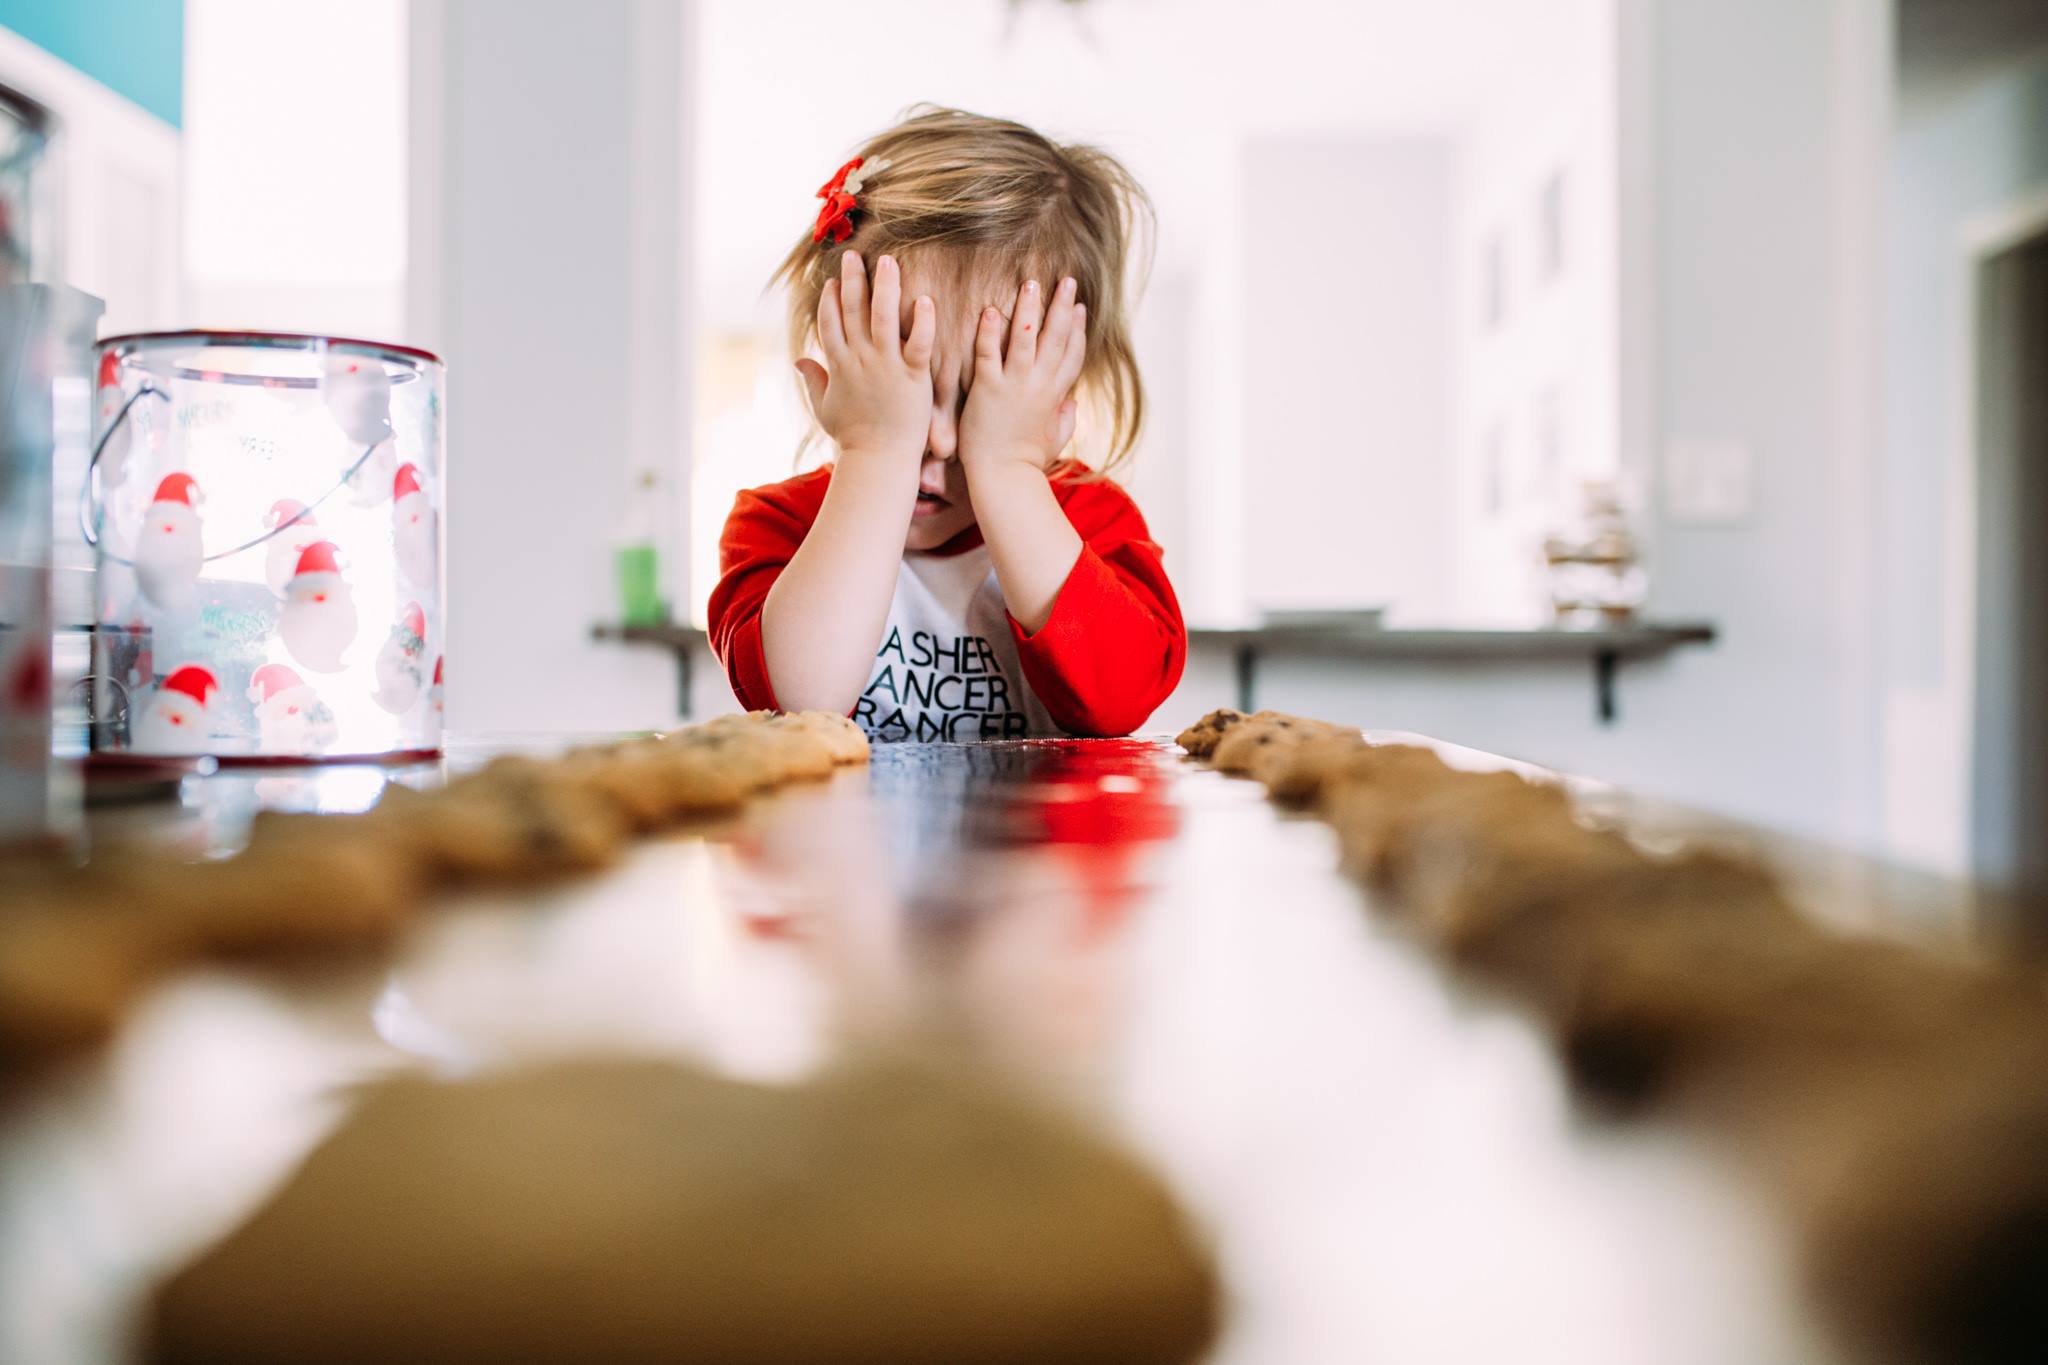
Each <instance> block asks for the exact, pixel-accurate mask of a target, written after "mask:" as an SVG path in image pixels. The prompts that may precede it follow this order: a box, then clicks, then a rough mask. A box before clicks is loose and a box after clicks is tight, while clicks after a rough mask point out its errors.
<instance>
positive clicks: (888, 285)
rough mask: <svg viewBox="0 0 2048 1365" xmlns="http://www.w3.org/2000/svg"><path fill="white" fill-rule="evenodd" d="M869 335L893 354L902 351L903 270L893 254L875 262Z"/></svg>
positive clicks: (878, 347) (889, 353)
mask: <svg viewBox="0 0 2048 1365" xmlns="http://www.w3.org/2000/svg"><path fill="white" fill-rule="evenodd" d="M868 338H869V339H870V340H871V341H873V342H874V345H875V349H876V350H878V351H880V352H881V353H882V354H883V355H885V356H890V357H894V356H897V355H900V354H902V350H903V272H902V271H901V270H899V269H898V268H897V266H896V258H895V257H894V256H883V257H881V258H879V259H878V260H876V262H875V287H874V298H873V301H872V302H871V303H869V304H868Z"/></svg>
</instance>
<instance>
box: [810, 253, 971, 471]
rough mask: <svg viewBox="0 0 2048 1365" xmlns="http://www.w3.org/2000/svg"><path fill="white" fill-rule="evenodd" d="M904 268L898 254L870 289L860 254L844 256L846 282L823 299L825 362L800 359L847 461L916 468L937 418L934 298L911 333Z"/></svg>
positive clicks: (881, 265)
mask: <svg viewBox="0 0 2048 1365" xmlns="http://www.w3.org/2000/svg"><path fill="white" fill-rule="evenodd" d="M902 294H903V271H902V268H901V267H900V266H898V264H897V263H896V260H895V258H894V257H892V256H884V257H882V258H881V259H880V260H878V261H876V262H875V277H874V282H873V287H872V288H870V286H869V281H868V275H867V267H866V266H865V265H864V264H863V263H862V261H861V258H860V256H859V254H858V253H856V252H852V251H849V252H847V253H846V254H845V255H844V256H842V257H840V261H839V278H838V279H836V280H830V281H828V282H827V283H826V285H825V289H824V292H823V294H822V295H820V297H819V299H818V347H819V349H820V350H821V351H823V352H824V355H825V361H824V364H822V365H821V364H819V363H818V362H817V361H815V360H813V359H811V358H810V357H808V356H806V357H805V358H804V359H802V360H799V361H797V362H796V368H797V373H798V374H800V375H802V376H803V381H804V388H805V389H806V390H808V391H809V393H810V399H811V410H812V411H813V412H815V413H816V414H817V416H818V424H819V425H820V426H822V427H823V428H824V429H825V434H826V435H827V436H829V437H831V438H832V441H833V443H834V444H835V445H837V446H838V447H839V456H840V458H841V459H842V460H848V459H851V460H876V459H883V460H886V459H897V460H901V461H902V462H903V463H904V465H905V466H906V467H908V468H911V469H915V468H916V466H917V463H918V461H919V460H920V459H921V458H922V457H923V455H924V448H925V437H926V434H927V433H928V432H929V431H930V429H931V420H932V375H931V364H932V338H933V336H934V334H935V332H936V331H937V326H938V324H937V322H936V321H935V312H934V309H933V305H932V301H931V299H930V298H929V297H920V298H919V299H918V300H917V301H916V303H914V304H913V305H912V306H911V326H910V335H909V336H908V337H907V338H906V337H905V336H904V335H903V324H902V312H901V308H902V303H903V298H902Z"/></svg>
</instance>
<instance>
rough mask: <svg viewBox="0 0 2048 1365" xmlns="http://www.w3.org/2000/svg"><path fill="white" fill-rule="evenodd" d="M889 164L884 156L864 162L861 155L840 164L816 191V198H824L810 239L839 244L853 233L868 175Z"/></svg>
mask: <svg viewBox="0 0 2048 1365" xmlns="http://www.w3.org/2000/svg"><path fill="white" fill-rule="evenodd" d="M888 168H889V163H888V162H887V161H886V160H882V161H876V162H874V163H873V164H866V163H864V162H863V160H862V159H861V158H860V157H855V158H854V159H853V160H851V161H849V162H847V163H846V164H845V165H844V166H841V167H840V168H839V170H838V171H837V172H836V173H835V174H834V175H833V177H832V178H831V179H830V180H828V181H826V182H825V184H824V187H823V188H822V189H820V190H819V191H818V198H820V199H822V200H824V201H825V205H824V207H823V208H820V209H819V210H818V222H817V226H815V227H813V228H812V229H811V240H812V241H814V242H829V243H830V244H831V245H833V246H837V245H839V244H840V243H841V242H843V241H845V240H846V239H847V238H849V237H851V236H853V211H854V210H855V209H857V208H859V207H860V200H859V198H858V196H859V194H860V192H861V189H862V187H864V186H865V185H866V184H867V181H868V177H870V176H873V175H876V174H878V173H880V172H881V171H885V170H887V169H888Z"/></svg>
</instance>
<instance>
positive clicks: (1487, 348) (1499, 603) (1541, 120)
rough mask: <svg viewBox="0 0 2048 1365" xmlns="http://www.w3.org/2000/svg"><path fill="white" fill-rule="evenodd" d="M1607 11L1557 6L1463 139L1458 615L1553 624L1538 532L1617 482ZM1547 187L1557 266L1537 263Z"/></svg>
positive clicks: (1615, 172)
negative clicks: (1594, 490)
mask: <svg viewBox="0 0 2048 1365" xmlns="http://www.w3.org/2000/svg"><path fill="white" fill-rule="evenodd" d="M1616 9H1617V3H1616V0H1553V3H1551V4H1549V5H1547V6H1546V11H1547V12H1548V13H1549V14H1550V15H1551V17H1552V21H1553V22H1552V23H1551V24H1550V25H1549V26H1547V27H1546V28H1545V29H1544V30H1543V31H1542V32H1541V33H1540V34H1538V35H1536V36H1535V38H1534V45H1533V46H1532V47H1531V48H1530V49H1529V50H1528V51H1527V52H1525V54H1524V59H1523V60H1522V61H1520V62H1517V63H1516V64H1515V65H1514V66H1513V67H1511V68H1509V69H1508V70H1507V71H1506V72H1504V73H1503V75H1502V78H1501V80H1500V81H1498V82H1497V83H1496V84H1495V85H1494V86H1493V87H1492V88H1491V89H1490V90H1489V92H1488V95H1487V98H1486V99H1485V101H1484V102H1483V103H1482V104H1481V105H1480V106H1479V107H1478V109H1477V110H1476V111H1475V112H1474V114H1473V116H1472V118H1471V119H1470V120H1468V121H1467V123H1466V124H1465V126H1464V127H1463V128H1462V129H1461V130H1460V134H1459V156H1458V186H1457V195H1456V205H1457V217H1456V224H1455V228H1454V242H1455V251H1456V265H1457V269H1456V272H1455V279H1456V282H1457V291H1456V294H1455V296H1454V300H1453V302H1454V303H1455V317H1454V320H1453V329H1452V332H1453V337H1454V346H1455V351H1454V354H1455V357H1456V366H1457V419H1456V431H1455V433H1454V435H1455V441H1456V475H1455V477H1454V478H1453V480H1452V481H1451V484H1450V486H1449V487H1448V488H1447V489H1446V492H1445V498H1446V504H1447V505H1446V508H1445V512H1446V516H1447V517H1448V518H1449V521H1450V524H1451V525H1452V527H1453V528H1455V540H1454V543H1453V545H1452V547H1451V549H1452V554H1453V556H1454V558H1455V572H1454V575H1453V578H1454V583H1453V589H1454V602H1455V611H1456V614H1458V615H1460V616H1462V617H1467V618H1474V619H1483V620H1500V621H1510V622H1517V621H1531V620H1540V619H1543V618H1544V617H1545V616H1547V614H1548V611H1549V599H1548V593H1547V585H1546V583H1545V581H1544V570H1543V563H1542V558H1541V553H1540V546H1541V542H1542V539H1543V537H1544V536H1545V535H1546V534H1548V533H1550V532H1552V531H1554V530H1556V529H1557V528H1558V526H1559V524H1560V520H1561V519H1562V518H1564V517H1566V516H1568V515H1569V514H1570V513H1572V512H1574V511H1576V510H1577V506H1578V499H1577V494H1578V490H1579V486H1580V484H1581V483H1582V482H1583V481H1584V480H1586V479H1588V478H1597V477H1611V476H1614V475H1616V474H1618V473H1619V472H1620V466H1621V441H1620V429H1619V427H1620V389H1619V375H1620V353H1619V346H1618V329H1619V326H1620V320H1621V315H1620V308H1619V289H1620V259H1619V242H1618V233H1619V228H1620V220H1619V209H1618V205H1617V203H1616V199H1615V194H1616V186H1617V183H1618V177H1619V167H1618V163H1617V158H1618V156H1619V151H1620V130H1619V127H1618V123H1617V114H1616V102H1617V99H1618V97H1619V86H1618V83H1617V80H1616V78H1615V76H1616V70H1617V68H1616V62H1617V56H1616V52H1615V32H1616ZM1553 179H1555V181H1556V183H1557V186H1558V197H1559V200H1560V202H1559V205H1558V209H1559V219H1560V226H1561V228H1562V234H1561V236H1562V243H1561V245H1562V254H1561V259H1560V261H1559V262H1558V263H1557V264H1556V266H1555V268H1552V267H1551V265H1550V263H1549V262H1547V261H1545V260H1543V259H1542V255H1543V246H1544V243H1543V241H1542V238H1543V235H1544V234H1543V227H1544V225H1543V222H1542V218H1543V209H1544V202H1543V201H1544V195H1545V189H1546V186H1547V185H1549V184H1550V183H1551V182H1552V181H1553ZM1495 270H1497V271H1498V275H1499V278H1498V280H1489V275H1490V274H1492V273H1493V272H1494V271H1495ZM1490 292H1492V293H1494V295H1495V297H1494V298H1492V299H1489V297H1488V296H1489V293H1490ZM1495 308H1497V309H1498V311H1499V316H1498V317H1497V318H1496V317H1490V316H1489V313H1490V311H1491V310H1492V309H1495Z"/></svg>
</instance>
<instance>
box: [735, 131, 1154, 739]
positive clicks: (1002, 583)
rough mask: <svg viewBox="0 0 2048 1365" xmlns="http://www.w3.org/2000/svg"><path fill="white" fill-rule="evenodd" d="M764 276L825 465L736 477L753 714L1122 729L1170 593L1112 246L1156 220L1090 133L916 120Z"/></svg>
mask: <svg viewBox="0 0 2048 1365" xmlns="http://www.w3.org/2000/svg"><path fill="white" fill-rule="evenodd" d="M819 197H820V198H822V199H824V201H825V205H824V208H823V209H822V210H821V211H820V212H819V215H818V221H817V223H816V225H815V226H814V227H813V229H812V230H811V231H810V232H809V233H807V234H806V235H805V238H804V240H803V241H802V242H800V243H799V244H798V246H797V248H796V249H795V250H794V251H792V252H791V253H790V254H789V256H788V258H787V259H786V260H785V261H784V262H783V264H782V267H781V269H780V270H778V271H777V272H776V279H777V281H779V282H781V283H783V284H786V285H787V286H788V288H789V291H790V349H791V351H792V354H793V357H794V358H795V361H796V368H797V371H798V373H799V374H800V375H801V376H802V379H803V384H804V387H805V390H806V392H807V394H808V396H809V400H810V407H811V411H812V413H813V414H814V416H815V417H816V419H817V423H818V425H819V427H821V428H822V429H823V431H824V434H825V436H826V437H827V438H828V439H830V441H831V442H832V445H833V446H834V448H835V450H836V455H837V458H836V459H835V460H834V461H833V462H832V463H829V464H826V465H825V466H824V467H822V468H820V469H818V470H815V471H813V472H811V473H808V474H802V475H799V476H797V477H796V478H793V479H786V480H784V481H783V482H781V483H776V484H770V485H768V486H767V487H765V488H756V489H752V490H749V491H747V492H744V493H741V494H740V496H739V499H738V501H737V503H736V504H735V505H734V507H733V510H732V515H731V516H730V517H729V518H728V519H727V521H726V524H725V534H724V535H723V536H722V537H721V539H720V543H719V559H720V572H721V576H720V578H719V582H718V586H717V588H716V589H715V590H714V591H713V592H712V595H711V644H712V647H713V649H715V650H716V651H717V653H718V657H719V659H720V660H721V661H722V662H723V663H724V665H725V671H726V674H727V676H728V677H730V678H731V680H732V686H733V691H734V692H736V693H737V694H738V695H739V699H740V701H741V703H742V704H744V705H745V706H747V707H749V708H756V709H758V708H780V709H785V710H802V709H818V710H828V711H839V712H844V713H846V714H849V715H851V716H852V717H853V718H854V719H855V720H856V721H858V722H859V723H860V724H861V726H862V727H863V728H865V729H866V730H867V731H868V732H869V733H870V734H872V735H873V736H875V737H876V738H878V739H910V740H923V741H933V740H939V741H960V740H983V739H1008V738H1017V737H1021V736H1026V735H1058V734H1070V735H1120V734H1128V733H1130V732H1131V731H1132V730H1133V729H1135V728H1137V727H1138V726H1139V725H1141V724H1143V723H1144V721H1145V719H1146V717H1148V716H1150V715H1151V714H1152V711H1153V709H1154V708H1155V707H1157V706H1158V705H1159V703H1160V702H1161V701H1162V700H1163V699H1164V698H1165V697H1166V695H1167V693H1169V692H1171V691H1172V690H1173V686H1174V684H1175V683H1176V682H1178V681H1179V679H1180V673H1181V665H1182V663H1183V661H1184V660H1185V657H1186V654H1187V631H1186V628H1185V627H1184V626H1183V625H1182V624H1181V618H1180V604H1179V603H1178V602H1177V601H1175V599H1174V595H1173V587H1172V585H1171V584H1169V583H1168V582H1167V580H1166V572H1165V570H1164V569H1163V568H1162V567H1161V565H1160V550H1159V547H1158V546H1157V545H1155V544H1153V543H1152V541H1151V539H1150V538H1149V536H1148V534H1147V532H1146V530H1145V523H1144V520H1143V518H1141V517H1140V516H1139V515H1138V509H1137V508H1136V507H1135V506H1134V505H1133V504H1132V502H1131V500H1130V498H1129V497H1128V496H1127V495H1125V494H1124V492H1123V491H1122V490H1121V489H1119V488H1117V487H1116V485H1114V484H1112V483H1109V482H1107V481H1106V480H1104V479H1103V478H1101V477H1100V476H1099V475H1097V474H1095V473H1093V472H1092V471H1090V470H1088V469H1087V468H1086V467H1084V466H1083V465H1081V464H1079V463H1078V462H1076V461H1074V460H1073V459H1071V458H1068V456H1067V449H1068V445H1069V442H1070V441H1071V440H1072V438H1073V435H1074V428H1075V415H1076V411H1077V407H1078V404H1079V402H1080V401H1081V400H1083V399H1086V400H1089V401H1091V403H1092V404H1094V405H1095V406H1097V407H1099V408H1100V409H1102V410H1103V412H1104V413H1105V414H1106V416H1107V418H1108V432H1109V451H1108V459H1107V460H1106V461H1105V462H1104V467H1105V468H1108V467H1109V466H1111V465H1113V464H1115V463H1116V461H1118V460H1119V459H1121V458H1122V457H1124V456H1125V455H1127V454H1128V453H1129V452H1130V449H1131V446H1132V445H1133V444H1134V443H1135V441H1136V439H1137V434H1138V426H1139V422H1140V420H1141V418H1142V416H1143V407H1144V398H1143V390H1142V388H1141V387H1140V385H1139V381H1138V370H1137V365H1136V362H1135V361H1134V360H1133V358H1132V354H1131V343H1130V333H1129V317H1128V315H1127V311H1126V309H1127V300H1126V293H1125V281H1124V277H1125V256H1126V252H1127V249H1128V245H1129V242H1130V239H1131V237H1132V235H1133V233H1134V231H1135V230H1136V228H1137V227H1138V225H1139V222H1140V219H1141V217H1143V216H1145V215H1148V214H1149V212H1150V209H1149V205H1148V204H1147V202H1146V200H1145V197H1144V192H1143V191H1142V190H1141V189H1139V187H1138V185H1137V184H1136V182H1135V181H1133V180H1132V179H1131V177H1130V175H1129V173H1128V172H1126V171H1125V170H1124V169H1123V167H1122V166H1120V165H1118V164H1117V163H1116V162H1115V161H1114V160H1112V159H1111V158H1110V157H1109V156H1107V155H1105V154H1104V153H1102V152H1100V151H1097V150H1095V149H1094V148H1092V147H1079V146H1074V147H1061V146H1058V145H1055V144H1054V143H1052V142H1049V141H1047V140H1046V139H1045V138H1043V137H1041V136H1039V135H1038V134H1037V133H1035V132H1033V131H1031V130H1030V129H1029V128H1025V127H1023V126H1021V125H1019V124H1015V123H1008V122H1004V121H1002V120H999V119H991V118H982V117H979V116H977V115H973V114H966V113H961V112H959V111H957V110H951V109H926V110H921V111H918V112H916V113H915V114H914V115H913V116H912V117H911V118H909V119H908V120H907V121H905V122H903V123H901V124H899V125H898V126H896V127H895V128H892V129H890V130H889V131H888V132H886V133H883V134H882V135H881V136H880V137H877V138H875V139H874V140H872V141H871V142H869V143H868V144H867V146H865V147H864V148H862V149H861V154H860V155H859V156H858V157H856V158H854V159H853V160H852V161H849V162H848V163H847V164H846V165H845V166H844V167H842V168H841V169H840V171H839V173H838V175H836V176H834V177H833V179H832V181H831V182H830V183H829V184H827V185H826V186H825V188H824V189H822V190H820V191H819Z"/></svg>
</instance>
